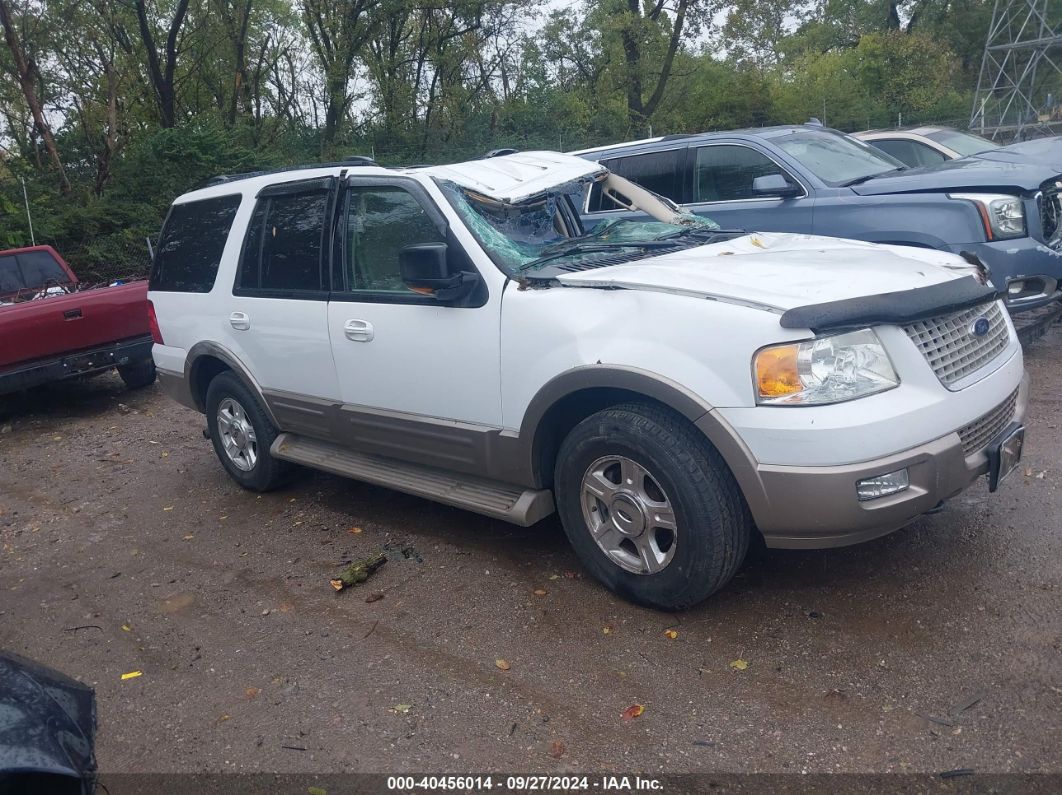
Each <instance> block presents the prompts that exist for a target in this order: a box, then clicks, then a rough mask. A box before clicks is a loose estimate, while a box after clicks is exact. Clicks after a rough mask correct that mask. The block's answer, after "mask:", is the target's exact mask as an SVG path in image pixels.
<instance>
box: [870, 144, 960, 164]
mask: <svg viewBox="0 0 1062 795" xmlns="http://www.w3.org/2000/svg"><path fill="white" fill-rule="evenodd" d="M867 143H869V144H870V145H871V146H876V147H877V148H878V149H880V150H881V151H882V152H885V154H888V155H892V156H893V157H895V158H896V159H897V160H899V161H900V162H901V163H903V164H905V165H908V166H910V167H911V168H918V167H919V166H936V165H939V164H941V163H943V162H944V161H945V160H947V158H946V157H944V155H942V154H941V153H940V152H938V151H937V150H936V149H931V148H930V147H928V146H926V145H925V144H921V143H918V142H917V141H911V140H908V139H906V138H886V139H883V140H880V141H867Z"/></svg>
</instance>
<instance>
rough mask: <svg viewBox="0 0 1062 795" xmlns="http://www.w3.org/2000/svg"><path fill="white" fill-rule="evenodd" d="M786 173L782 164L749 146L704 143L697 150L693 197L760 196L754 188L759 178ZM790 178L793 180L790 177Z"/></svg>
mask: <svg viewBox="0 0 1062 795" xmlns="http://www.w3.org/2000/svg"><path fill="white" fill-rule="evenodd" d="M768 174H782V175H783V176H785V174H784V172H783V171H782V169H780V168H779V167H778V164H777V163H775V162H774V161H773V160H771V159H770V158H769V157H767V156H766V155H764V154H761V153H760V152H757V151H756V150H755V149H750V148H749V147H747V146H704V147H701V148H700V149H698V150H697V160H696V164H695V165H694V179H693V200H694V201H696V202H726V201H737V200H740V199H757V198H760V197H759V195H758V194H756V193H755V192H754V191H753V190H752V181H753V180H754V179H756V177H765V176H767V175H768ZM786 179H787V180H789V181H790V182H792V179H790V178H789V177H788V176H787V177H786Z"/></svg>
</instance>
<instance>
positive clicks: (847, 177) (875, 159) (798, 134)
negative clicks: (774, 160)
mask: <svg viewBox="0 0 1062 795" xmlns="http://www.w3.org/2000/svg"><path fill="white" fill-rule="evenodd" d="M771 142H772V143H773V144H774V145H775V146H777V147H778V148H779V149H781V150H782V151H783V152H785V154H786V155H787V156H788V157H790V158H792V159H793V160H795V161H796V162H797V163H799V164H800V165H801V166H802V167H803V168H804V169H805V170H807V171H809V172H810V173H812V174H814V175H815V177H816V178H817V179H819V180H820V181H821V182H823V183H824V184H826V185H829V186H830V187H832V188H838V187H842V186H844V185H846V184H849V183H851V182H853V181H860V180H864V179H867V178H872V177H877V176H881V175H882V174H888V173H891V172H896V171H900V170H905V169H906V168H907V166H905V165H904V164H903V163H901V162H900V161H899V160H897V159H896V158H894V157H893V156H892V155H889V154H886V153H885V152H882V151H881V150H880V149H877V148H876V147H873V146H870V145H869V144H867V143H864V142H863V141H860V140H859V139H857V138H852V137H851V136H849V135H844V134H843V133H836V132H831V131H828V130H804V129H799V130H792V131H790V132H787V133H785V134H783V135H779V136H776V137H773V138H772V139H771ZM798 143H815V144H818V145H820V146H821V148H823V149H827V148H829V147H843V148H844V149H845V152H846V153H847V154H849V155H852V156H854V155H856V154H857V153H858V155H861V156H862V158H861V159H862V160H863V162H865V163H866V165H867V166H868V167H867V168H864V169H854V170H852V171H849V172H845V173H838V172H827V171H825V170H824V169H822V168H821V167H817V166H816V165H815V163H814V161H812V162H809V161H808V160H807V159H805V158H802V157H801V156H800V155H799V154H798V153H797V152H794V151H792V149H795V148H796V147H795V146H794V144H798Z"/></svg>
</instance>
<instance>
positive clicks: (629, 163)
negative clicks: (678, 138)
mask: <svg viewBox="0 0 1062 795" xmlns="http://www.w3.org/2000/svg"><path fill="white" fill-rule="evenodd" d="M685 154H686V150H685V149H672V150H670V151H667V152H648V153H646V154H643V155H630V156H628V157H619V158H616V159H614V160H602V161H601V165H603V166H605V167H607V168H608V170H609V171H611V172H612V173H613V174H619V175H620V176H621V177H626V178H627V179H629V180H630V181H631V182H636V183H637V184H639V185H641V186H642V187H643V188H648V189H649V190H651V191H653V192H654V193H659V194H660V195H661V196H666V197H667V198H669V199H671V200H672V201H675V202H680V201H682V195H681V194H682V180H681V178H680V174H681V168H682V159H683V157H684V156H685ZM618 209H620V208H619V207H616V205H615V204H613V203H612V202H611V201H609V200H608V199H603V198H602V193H601V186H600V184H595V185H594V187H593V188H592V189H591V191H590V212H599V211H601V210H618Z"/></svg>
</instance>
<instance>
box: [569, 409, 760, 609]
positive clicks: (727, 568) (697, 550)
mask: <svg viewBox="0 0 1062 795" xmlns="http://www.w3.org/2000/svg"><path fill="white" fill-rule="evenodd" d="M554 489H555V492H556V497H557V506H558V511H559V512H560V516H561V521H562V522H563V524H564V529H565V532H566V533H567V535H568V538H569V539H570V541H571V543H572V546H573V547H574V548H575V551H576V553H577V554H578V555H579V557H580V558H581V559H582V561H583V563H584V565H585V566H586V567H587V568H588V569H589V570H590V572H591V573H592V574H593V575H594V576H595V577H597V578H598V579H599V580H601V581H602V582H603V583H604V584H605V585H607V586H608V587H609V588H611V589H612V590H614V591H615V592H616V593H618V594H620V595H621V596H623V597H625V598H627V599H630V600H631V601H634V602H637V603H639V604H643V605H647V606H649V607H655V608H659V609H663V610H678V609H683V608H686V607H689V606H691V605H694V604H696V603H698V602H700V601H702V600H704V599H706V598H707V597H709V596H710V595H711V594H712V593H714V592H715V591H717V590H718V589H719V588H721V587H722V586H723V585H725V584H726V583H727V582H728V581H729V580H730V578H731V577H733V576H734V573H735V572H736V571H737V569H738V567H739V566H740V564H741V561H742V559H743V558H744V556H745V552H746V551H747V549H748V544H749V538H750V536H751V534H752V519H751V516H750V515H749V512H748V508H747V506H746V505H745V501H744V499H743V498H742V496H741V492H740V490H739V488H738V485H737V483H736V481H735V480H734V477H733V475H732V474H731V473H730V470H729V469H728V468H727V466H726V464H725V462H724V461H723V460H722V458H721V457H720V455H719V453H718V452H717V451H716V450H715V448H714V447H712V446H711V444H709V442H708V440H707V439H705V438H704V436H703V435H702V434H701V433H700V432H699V431H698V430H697V429H696V428H694V427H693V426H692V425H691V424H690V423H689V422H687V421H686V420H685V419H684V418H683V417H681V416H679V415H677V414H675V413H673V412H671V411H670V410H668V409H665V408H663V407H659V406H655V405H652V404H640V403H632V404H625V405H621V406H616V407H613V408H610V409H606V410H604V411H600V412H598V413H597V414H594V415H592V416H590V417H588V418H587V419H585V420H583V422H581V423H579V425H577V426H576V427H575V428H574V429H573V430H572V431H571V433H570V434H568V437H567V438H566V439H565V440H564V443H563V444H562V445H561V449H560V452H559V454H558V456H557V465H556V470H555V482H554Z"/></svg>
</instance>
